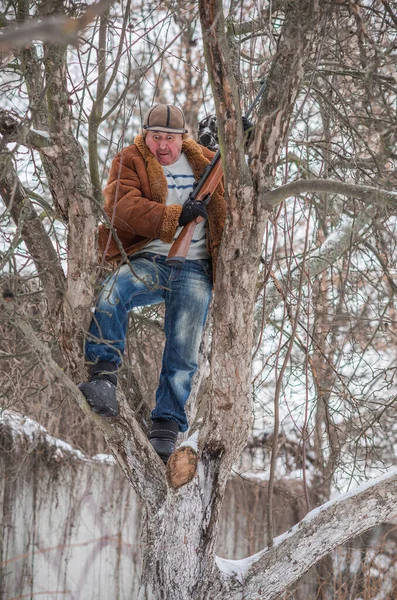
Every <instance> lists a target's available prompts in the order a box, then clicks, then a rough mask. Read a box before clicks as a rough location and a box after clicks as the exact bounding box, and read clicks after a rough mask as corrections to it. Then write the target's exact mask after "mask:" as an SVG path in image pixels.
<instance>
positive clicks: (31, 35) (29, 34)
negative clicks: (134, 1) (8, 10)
mask: <svg viewBox="0 0 397 600" xmlns="http://www.w3.org/2000/svg"><path fill="white" fill-rule="evenodd" d="M113 3H114V0H100V2H98V4H95V5H94V6H91V7H90V8H88V9H87V10H86V12H85V13H84V14H83V15H82V16H81V17H79V18H78V19H72V18H70V17H66V16H60V17H46V18H45V19H40V20H37V21H30V22H27V23H24V24H23V25H17V26H9V27H6V28H5V29H4V30H3V31H1V32H0V51H1V52H9V51H10V50H11V49H13V48H21V47H23V46H24V45H26V44H28V43H29V42H31V41H32V40H42V41H43V42H58V43H59V42H60V43H65V44H73V43H75V42H76V40H77V34H78V33H79V31H80V30H81V29H84V27H86V26H87V25H88V24H89V23H90V21H92V20H93V18H94V17H95V16H96V15H99V14H101V13H103V12H105V10H106V9H107V8H109V6H111V4H113Z"/></svg>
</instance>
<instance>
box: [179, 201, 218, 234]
mask: <svg viewBox="0 0 397 600" xmlns="http://www.w3.org/2000/svg"><path fill="white" fill-rule="evenodd" d="M210 199H211V196H210V195H209V194H207V196H206V197H205V198H203V199H202V200H194V199H193V198H192V197H191V196H189V198H188V199H187V200H186V202H185V204H184V205H183V207H182V212H181V216H180V217H179V225H180V226H181V227H183V226H184V225H187V224H188V223H190V221H193V219H195V218H196V217H203V219H206V218H207V217H208V214H207V209H206V206H207V204H208V202H209V201H210Z"/></svg>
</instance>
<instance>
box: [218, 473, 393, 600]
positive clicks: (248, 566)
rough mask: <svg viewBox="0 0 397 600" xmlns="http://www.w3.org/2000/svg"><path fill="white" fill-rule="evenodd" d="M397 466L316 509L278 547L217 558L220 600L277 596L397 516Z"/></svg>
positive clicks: (278, 541) (282, 537) (285, 535)
mask: <svg viewBox="0 0 397 600" xmlns="http://www.w3.org/2000/svg"><path fill="white" fill-rule="evenodd" d="M396 494H397V468H394V469H392V470H391V471H389V472H388V473H386V474H385V475H382V476H381V477H378V478H377V479H374V480H372V481H371V482H367V483H364V484H363V485H361V486H360V487H359V488H357V489H356V490H354V491H353V492H348V493H347V494H345V495H343V496H340V497H339V498H335V499H334V500H331V501H330V502H327V503H326V504H324V505H323V506H321V507H320V508H317V509H314V510H313V511H311V512H310V513H309V514H308V515H307V516H306V517H305V518H304V519H303V520H302V521H300V522H299V523H298V524H297V525H295V526H294V527H293V528H292V529H290V530H289V531H288V532H286V533H284V534H282V535H280V536H279V537H278V538H276V539H275V540H274V546H273V547H272V548H271V549H270V550H269V549H267V548H265V549H264V550H262V551H261V552H259V553H258V554H255V555H254V556H251V557H249V558H247V559H244V560H225V559H220V558H217V559H216V560H217V564H218V567H219V569H220V571H221V572H222V573H223V579H224V585H223V591H222V594H221V595H218V596H216V600H220V599H221V598H227V599H228V600H242V599H243V598H244V600H254V598H255V599H256V598H258V597H261V598H266V600H273V598H276V596H278V594H281V593H282V592H283V591H284V590H285V589H286V587H288V586H289V585H291V584H292V583H294V582H295V581H297V580H298V579H299V578H300V577H301V576H302V575H304V573H306V572H307V571H308V570H309V569H310V567H312V566H313V565H315V564H317V563H318V562H319V561H320V560H321V559H322V558H324V557H325V556H327V555H328V554H329V553H330V552H332V550H334V549H335V548H336V547H337V546H340V545H341V544H343V543H345V542H347V541H348V540H350V539H352V538H353V537H355V536H357V535H360V534H362V533H364V532H365V531H368V530H369V529H371V528H372V527H375V526H376V525H379V524H380V523H383V522H385V521H388V520H390V519H393V518H395V517H396V515H397V507H396Z"/></svg>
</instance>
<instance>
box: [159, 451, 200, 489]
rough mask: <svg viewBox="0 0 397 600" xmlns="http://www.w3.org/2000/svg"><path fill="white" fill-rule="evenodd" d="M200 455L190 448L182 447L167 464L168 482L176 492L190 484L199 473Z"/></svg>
mask: <svg viewBox="0 0 397 600" xmlns="http://www.w3.org/2000/svg"><path fill="white" fill-rule="evenodd" d="M197 464H198V454H197V452H196V451H195V450H193V448H191V447H190V446H182V447H181V448H178V450H176V452H174V453H173V454H172V455H171V456H170V458H169V459H168V463H167V481H168V484H169V485H170V486H171V487H172V488H174V489H175V490H176V489H178V488H180V487H182V486H183V485H186V484H187V483H190V481H192V479H193V477H194V476H195V475H196V472H197Z"/></svg>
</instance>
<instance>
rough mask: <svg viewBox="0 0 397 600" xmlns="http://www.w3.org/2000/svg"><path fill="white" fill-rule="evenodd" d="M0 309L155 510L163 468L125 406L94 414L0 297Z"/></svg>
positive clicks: (47, 350)
mask: <svg viewBox="0 0 397 600" xmlns="http://www.w3.org/2000/svg"><path fill="white" fill-rule="evenodd" d="M0 307H1V308H2V310H4V311H7V315H8V317H9V323H10V325H12V326H13V327H14V328H16V329H18V330H19V331H20V332H21V333H22V335H23V336H24V338H25V340H26V342H27V344H28V346H29V347H30V349H31V350H32V351H33V352H34V353H35V354H36V356H37V357H38V359H39V360H40V363H41V364H43V365H45V371H46V374H47V376H49V377H50V378H51V379H52V381H56V382H58V383H59V384H60V385H62V386H63V387H64V388H65V389H66V390H67V391H68V393H69V395H70V397H71V398H73V399H74V400H75V401H76V402H77V404H78V405H79V406H80V408H81V409H82V411H83V412H84V413H85V414H86V415H87V416H89V417H90V419H91V420H92V421H93V422H94V423H95V424H96V425H97V426H98V427H99V428H100V429H101V431H102V433H103V434H104V436H105V438H106V440H107V442H108V445H109V448H110V450H111V452H112V453H113V455H114V456H115V458H116V460H117V462H118V464H119V466H120V467H121V469H122V470H123V472H124V474H125V476H126V477H127V479H128V481H129V482H130V483H131V485H132V486H133V488H134V489H135V491H136V493H137V494H138V495H139V497H140V498H141V499H142V500H143V501H144V502H145V503H146V504H147V505H148V507H149V509H150V510H153V511H158V510H159V508H160V506H161V504H162V503H163V502H164V500H165V497H166V493H167V484H166V480H165V469H164V466H163V464H162V462H161V460H160V458H159V457H158V456H157V454H156V453H155V452H154V450H153V448H152V447H151V445H150V443H149V441H148V439H147V437H146V436H145V435H144V433H143V431H142V429H141V428H140V426H139V425H138V423H137V421H136V419H135V417H134V415H133V413H132V411H131V410H130V409H129V407H128V406H127V405H126V403H123V406H122V414H121V417H119V418H117V419H112V422H110V421H107V420H105V419H104V418H102V417H100V416H99V415H96V414H95V413H94V412H93V411H92V410H91V409H90V407H89V406H88V404H87V402H86V400H85V398H84V396H83V394H82V393H81V392H80V391H79V390H78V388H77V387H76V386H75V384H74V383H73V382H72V380H71V379H70V378H69V377H68V376H67V375H66V374H65V373H64V371H63V370H62V369H61V368H60V367H59V366H58V365H57V363H56V362H55V360H54V359H53V358H52V355H51V350H50V348H49V347H48V346H47V345H46V344H44V343H43V342H42V341H41V340H40V339H39V338H38V337H37V335H36V333H35V332H34V330H33V329H32V327H31V325H30V324H29V322H28V321H27V319H26V318H25V317H23V316H22V315H20V314H18V312H17V310H16V309H17V307H16V305H15V303H6V302H4V300H2V299H1V298H0Z"/></svg>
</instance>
